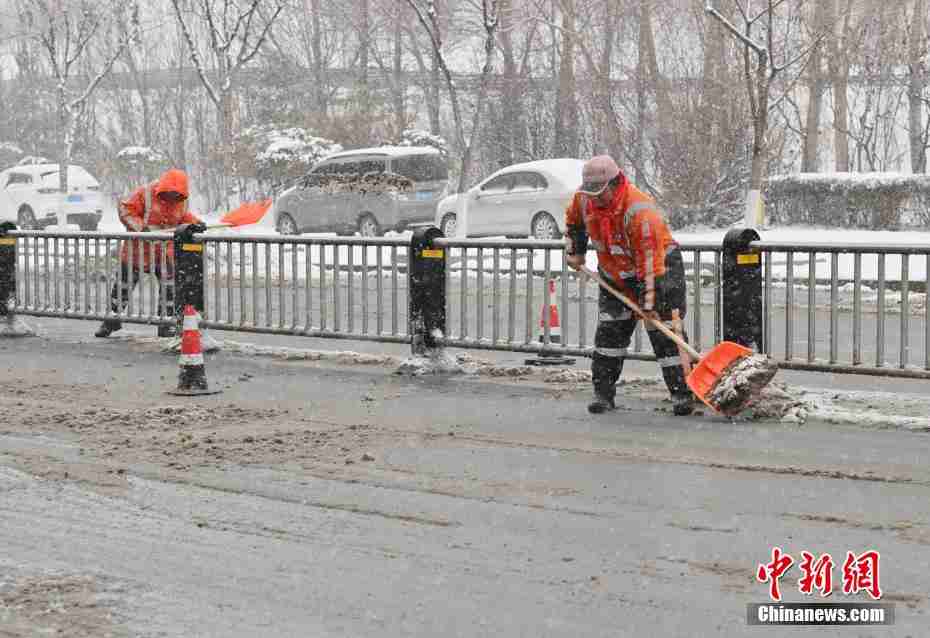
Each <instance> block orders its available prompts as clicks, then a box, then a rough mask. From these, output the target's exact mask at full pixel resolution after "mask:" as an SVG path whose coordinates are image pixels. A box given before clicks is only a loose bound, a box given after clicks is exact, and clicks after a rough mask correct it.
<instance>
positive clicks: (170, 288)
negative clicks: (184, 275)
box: [95, 168, 202, 337]
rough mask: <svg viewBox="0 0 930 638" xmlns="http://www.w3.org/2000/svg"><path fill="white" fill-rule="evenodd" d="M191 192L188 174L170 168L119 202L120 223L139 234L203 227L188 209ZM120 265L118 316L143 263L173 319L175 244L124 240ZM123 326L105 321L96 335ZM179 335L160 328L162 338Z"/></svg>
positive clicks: (113, 297)
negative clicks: (162, 293)
mask: <svg viewBox="0 0 930 638" xmlns="http://www.w3.org/2000/svg"><path fill="white" fill-rule="evenodd" d="M189 192H190V191H189V190H188V186H187V174H186V173H185V172H184V171H182V170H179V169H177V168H172V169H169V170H168V171H166V172H165V173H164V174H163V175H162V176H161V177H160V178H158V179H157V180H156V181H154V182H152V183H150V184H146V185H145V186H140V187H139V188H137V189H136V190H135V191H133V193H132V195H130V196H129V198H127V199H125V200H123V201H121V202H120V203H119V220H120V221H121V222H122V223H123V226H125V227H126V230H128V231H130V232H139V233H145V232H149V231H150V230H151V231H159V230H166V231H174V229H175V227H177V226H179V225H181V224H200V223H202V222H201V220H200V219H199V218H198V217H197V216H196V215H194V214H192V213H190V212H188V210H187V198H188V194H189ZM163 243H165V244H166V245H167V247H168V249H167V251H166V254H165V259H164V262H165V265H166V268H167V272H165V273H162V272H161V268H162V245H163ZM130 246H131V247H132V250H131V251H130ZM130 252H131V254H130ZM140 255H141V257H140ZM120 262H121V267H120V279H119V281H117V282H115V283H114V284H113V290H112V291H111V293H110V304H111V308H112V309H113V312H114V313H117V314H118V313H120V312H121V311H122V309H123V307H125V306H126V303H127V302H128V300H129V295H131V294H132V290H133V288H135V286H136V284H137V283H138V281H139V270H140V264H141V270H142V271H143V272H146V273H148V272H153V271H154V273H155V276H156V277H157V278H158V281H159V289H160V292H164V299H165V313H166V314H168V315H169V316H173V315H174V242H172V241H168V242H150V241H143V240H140V239H133V240H129V241H124V242H123V245H122V248H121V249H120ZM130 262H131V263H130ZM162 274H164V279H163V278H162ZM162 287H163V289H162ZM122 327H123V324H122V322H121V321H120V320H119V319H105V320H104V321H103V325H101V326H100V328H99V329H98V330H97V332H96V333H95V334H96V336H98V337H109V336H110V335H111V334H113V333H114V332H116V331H117V330H119V329H120V328H122ZM175 334H176V330H175V328H174V326H159V327H158V336H159V337H172V336H174V335H175Z"/></svg>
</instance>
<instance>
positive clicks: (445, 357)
mask: <svg viewBox="0 0 930 638" xmlns="http://www.w3.org/2000/svg"><path fill="white" fill-rule="evenodd" d="M467 372H468V371H467V369H466V367H465V366H464V365H463V364H462V363H461V362H460V361H459V360H458V358H456V357H454V356H452V354H450V353H449V352H447V351H446V350H445V349H444V348H436V349H432V350H428V351H427V353H426V354H425V355H414V356H412V357H408V358H407V359H404V360H403V361H401V362H400V365H399V366H398V367H397V370H395V371H394V374H400V375H407V376H411V377H422V376H425V375H430V374H467Z"/></svg>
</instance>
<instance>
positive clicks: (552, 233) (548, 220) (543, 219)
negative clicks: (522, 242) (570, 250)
mask: <svg viewBox="0 0 930 638" xmlns="http://www.w3.org/2000/svg"><path fill="white" fill-rule="evenodd" d="M530 235H531V236H532V237H533V239H561V238H562V233H561V232H559V225H558V224H556V223H555V219H553V217H552V215H550V214H549V213H537V214H536V217H534V218H533V223H532V224H530Z"/></svg>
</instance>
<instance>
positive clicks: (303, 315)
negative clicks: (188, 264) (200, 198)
mask: <svg viewBox="0 0 930 638" xmlns="http://www.w3.org/2000/svg"><path fill="white" fill-rule="evenodd" d="M199 239H201V240H202V241H203V244H204V261H205V269H204V298H205V304H206V312H205V316H206V321H205V322H204V325H206V326H207V327H212V328H218V329H223V330H237V331H244V332H258V333H267V334H290V335H299V336H309V337H331V338H343V339H358V340H373V341H386V342H397V343H404V342H408V341H409V340H410V335H409V333H408V330H407V296H406V286H407V278H406V272H407V270H406V265H407V264H406V259H407V254H408V246H409V244H410V242H409V240H407V239H404V238H401V237H398V238H364V239H363V238H360V237H279V236H268V235H257V236H245V235H231V234H227V235H210V234H206V235H201V236H199Z"/></svg>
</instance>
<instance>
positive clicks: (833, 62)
mask: <svg viewBox="0 0 930 638" xmlns="http://www.w3.org/2000/svg"><path fill="white" fill-rule="evenodd" d="M822 1H823V2H824V4H825V6H826V11H827V16H826V19H827V24H828V25H835V23H836V3H837V0H822ZM852 3H853V0H848V2H847V6H846V10H845V14H844V16H843V26H842V28H841V29H839V30H837V29H836V28H834V27H832V26H831V29H830V33H829V35H828V37H827V48H828V51H829V55H828V62H827V65H828V66H829V68H830V80H831V84H832V85H833V153H834V156H835V168H836V170H837V171H839V172H842V173H845V172H848V171H849V54H848V48H849V46H850V42H849V38H850V27H849V25H850V20H851V19H852V18H851V14H852ZM837 31H839V32H837ZM841 43H842V46H841Z"/></svg>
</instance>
